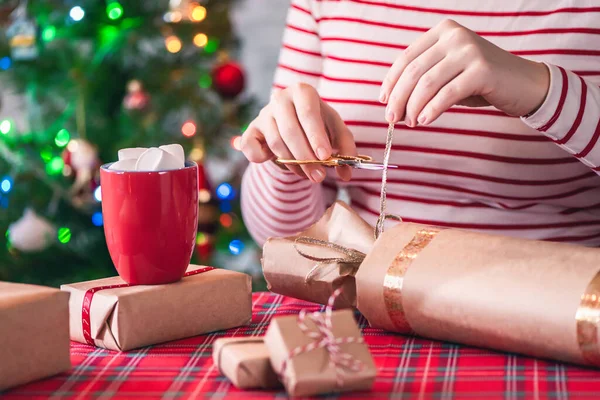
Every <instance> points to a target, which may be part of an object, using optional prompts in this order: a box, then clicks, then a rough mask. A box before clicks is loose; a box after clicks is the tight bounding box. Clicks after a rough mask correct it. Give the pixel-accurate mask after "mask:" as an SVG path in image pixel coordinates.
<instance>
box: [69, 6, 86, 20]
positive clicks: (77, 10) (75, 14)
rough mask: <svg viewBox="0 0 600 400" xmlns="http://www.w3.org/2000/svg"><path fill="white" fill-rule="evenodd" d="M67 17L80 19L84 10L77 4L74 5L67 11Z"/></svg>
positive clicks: (83, 15)
mask: <svg viewBox="0 0 600 400" xmlns="http://www.w3.org/2000/svg"><path fill="white" fill-rule="evenodd" d="M69 17H71V19H72V20H73V21H81V20H82V19H83V17H85V10H84V9H83V8H81V7H79V6H75V7H73V8H71V11H69Z"/></svg>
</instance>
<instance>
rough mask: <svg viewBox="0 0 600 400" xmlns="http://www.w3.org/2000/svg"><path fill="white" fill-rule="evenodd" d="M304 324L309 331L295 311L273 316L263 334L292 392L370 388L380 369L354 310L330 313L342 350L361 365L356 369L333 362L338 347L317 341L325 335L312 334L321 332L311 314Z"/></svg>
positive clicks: (300, 393) (323, 315)
mask: <svg viewBox="0 0 600 400" xmlns="http://www.w3.org/2000/svg"><path fill="white" fill-rule="evenodd" d="M317 314H320V317H319V318H325V314H326V313H317ZM308 315H311V314H308ZM304 325H305V328H306V329H307V331H303V330H302V328H301V326H302V323H300V324H299V320H298V316H294V315H290V316H284V317H277V318H273V320H272V321H271V324H270V325H269V328H268V329H267V333H266V334H265V337H264V340H265V345H266V346H267V348H268V350H269V354H270V357H271V365H272V366H273V369H274V370H275V372H276V373H277V374H278V375H279V377H280V379H281V381H282V382H283V384H284V386H285V388H286V391H287V393H288V394H289V395H290V396H312V395H316V394H322V393H330V392H346V391H352V390H369V389H370V388H371V387H372V385H373V382H374V381H375V375H376V374H377V370H376V367H375V364H374V362H373V358H372V357H371V353H370V352H369V348H368V347H367V345H366V344H365V343H364V342H363V341H362V336H361V333H360V330H359V328H358V325H357V323H356V321H355V320H354V315H353V312H352V311H351V310H349V309H346V310H339V311H334V312H332V313H331V332H332V334H333V338H334V339H335V340H336V341H338V342H339V343H340V344H339V352H341V353H342V354H346V355H348V356H349V357H350V362H351V363H357V364H356V365H358V366H359V369H358V370H355V371H354V370H351V369H349V368H345V367H343V366H339V365H336V364H332V363H331V361H332V357H335V354H334V351H335V349H334V350H330V349H328V348H327V347H319V346H318V345H317V343H318V342H320V341H322V340H323V339H325V336H322V335H320V336H319V337H317V338H312V337H310V335H311V334H316V333H318V332H319V329H318V327H317V325H316V324H315V321H314V320H313V319H312V318H310V317H309V318H306V319H305V323H304ZM325 325H326V324H325ZM311 346H315V348H311Z"/></svg>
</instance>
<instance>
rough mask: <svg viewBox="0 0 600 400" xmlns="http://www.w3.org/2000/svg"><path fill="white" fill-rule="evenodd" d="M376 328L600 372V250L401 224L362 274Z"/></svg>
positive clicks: (363, 303)
mask: <svg viewBox="0 0 600 400" xmlns="http://www.w3.org/2000/svg"><path fill="white" fill-rule="evenodd" d="M356 284H357V291H358V309H359V310H360V311H361V313H362V314H363V315H364V316H365V317H366V318H367V319H368V320H369V322H370V324H371V325H372V326H373V327H377V328H383V329H387V330H390V331H395V332H400V333H408V332H414V333H416V334H418V335H421V336H426V337H430V338H434V339H438V340H445V341H450V342H455V343H462V344H468V345H473V346H478V347H487V348H491V349H496V350H501V351H507V352H511V353H523V354H527V355H531V356H535V357H543V358H551V359H555V360H561V361H568V362H573V363H579V364H588V365H595V366H598V367H600V345H599V341H598V337H599V332H600V331H599V329H598V322H599V321H600V250H598V249H595V248H587V247H583V246H576V245H570V244H564V243H551V242H543V241H536V240H526V239H517V238H510V237H504V236H496V235H486V234H482V233H474V232H467V231H461V230H453V229H439V228H434V227H430V226H424V225H418V224H412V223H401V224H399V225H397V226H395V227H393V228H392V229H390V230H389V231H386V232H385V233H383V234H382V235H381V236H380V237H379V239H378V240H377V242H376V243H375V245H374V247H373V249H372V250H371V252H370V253H369V254H368V255H367V257H366V258H365V260H364V262H363V264H362V265H361V267H360V270H359V272H358V274H357V275H356Z"/></svg>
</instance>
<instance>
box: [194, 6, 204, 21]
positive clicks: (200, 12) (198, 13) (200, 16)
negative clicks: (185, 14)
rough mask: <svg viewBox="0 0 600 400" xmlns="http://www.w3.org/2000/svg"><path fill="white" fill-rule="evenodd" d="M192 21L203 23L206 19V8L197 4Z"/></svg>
mask: <svg viewBox="0 0 600 400" xmlns="http://www.w3.org/2000/svg"><path fill="white" fill-rule="evenodd" d="M191 17H192V20H193V21H196V22H200V21H203V20H204V18H206V8H204V7H202V6H201V5H198V4H196V5H195V6H194V8H193V9H192V16H191Z"/></svg>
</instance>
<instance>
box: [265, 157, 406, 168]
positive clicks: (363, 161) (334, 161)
mask: <svg viewBox="0 0 600 400" xmlns="http://www.w3.org/2000/svg"><path fill="white" fill-rule="evenodd" d="M275 162H276V163H277V164H280V165H322V166H324V167H342V166H344V165H347V166H349V167H352V168H357V169H367V170H371V171H381V170H383V169H384V165H383V164H382V163H378V162H374V161H373V159H372V158H371V157H369V156H361V155H359V156H343V155H340V154H334V155H332V156H331V157H330V158H328V159H327V160H286V159H282V158H278V159H276V160H275ZM388 168H398V166H397V165H391V164H389V165H388Z"/></svg>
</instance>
